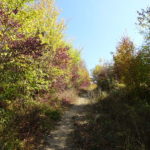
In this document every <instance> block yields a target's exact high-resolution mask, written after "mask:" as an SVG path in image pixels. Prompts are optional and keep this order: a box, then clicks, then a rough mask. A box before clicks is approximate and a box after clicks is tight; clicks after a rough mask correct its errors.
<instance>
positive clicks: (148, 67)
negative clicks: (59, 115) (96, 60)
mask: <svg viewBox="0 0 150 150" xmlns="http://www.w3.org/2000/svg"><path fill="white" fill-rule="evenodd" d="M138 15H139V17H138V25H139V27H140V28H141V32H142V33H143V35H144V43H143V45H142V46H141V47H139V48H136V47H135V45H134V43H133V42H132V41H131V40H130V38H129V37H123V38H122V39H121V41H120V42H119V44H118V45H117V47H116V52H115V53H114V54H113V60H114V62H113V63H111V64H103V65H97V66H96V67H95V68H94V70H93V82H94V83H95V84H96V85H97V88H96V89H95V91H93V93H94V94H92V95H93V96H92V98H94V100H95V103H94V104H93V106H91V108H90V110H91V111H89V113H88V114H87V118H86V119H85V120H86V122H87V123H84V124H80V123H78V124H77V127H76V131H75V136H76V138H75V139H76V144H77V145H78V148H79V149H80V148H81V149H84V150H149V149H150V136H149V135H150V8H147V9H145V10H144V9H143V10H142V11H141V12H138Z"/></svg>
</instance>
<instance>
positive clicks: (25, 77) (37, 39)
mask: <svg viewBox="0 0 150 150" xmlns="http://www.w3.org/2000/svg"><path fill="white" fill-rule="evenodd" d="M58 18H59V11H58V9H57V8H56V7H55V2H54V1H53V0H40V1H34V0H13V1H12V0H1V1H0V149H1V150H33V149H38V147H39V146H40V144H41V146H42V143H44V138H45V135H46V134H48V133H49V131H50V130H51V129H52V128H54V127H55V122H56V121H58V120H59V119H60V117H61V112H62V111H63V108H64V105H65V106H66V104H67V105H68V104H69V103H70V102H71V101H72V100H73V99H74V98H73V97H75V92H76V91H78V90H79V89H81V88H86V87H87V86H88V85H89V84H90V78H89V74H88V72H87V70H86V67H85V66H84V64H83V61H82V59H81V56H80V52H79V51H78V50H76V49H75V48H73V46H72V45H71V44H70V43H68V42H67V41H66V40H64V37H65V35H64V28H65V24H64V21H63V20H60V19H58ZM74 91H75V92H74Z"/></svg>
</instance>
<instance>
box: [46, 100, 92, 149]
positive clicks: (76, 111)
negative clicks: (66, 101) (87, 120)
mask: <svg viewBox="0 0 150 150" xmlns="http://www.w3.org/2000/svg"><path fill="white" fill-rule="evenodd" d="M89 103H90V101H89V99H86V98H78V99H77V100H76V102H74V103H73V106H72V107H71V108H70V109H69V110H68V111H66V112H65V113H64V115H63V116H62V119H61V121H60V122H59V123H58V125H57V126H56V128H55V130H53V131H52V132H51V134H50V136H49V137H48V139H47V143H48V144H47V146H46V149H45V150H79V149H76V148H75V145H74V142H73V135H72V134H73V131H74V125H75V123H76V120H80V121H81V123H84V121H83V122H82V119H81V118H82V117H84V116H85V114H86V109H85V107H86V105H88V104H89Z"/></svg>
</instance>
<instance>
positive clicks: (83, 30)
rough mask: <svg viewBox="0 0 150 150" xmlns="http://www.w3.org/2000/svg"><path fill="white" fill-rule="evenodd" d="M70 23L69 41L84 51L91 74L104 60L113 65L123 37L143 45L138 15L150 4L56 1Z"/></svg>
mask: <svg viewBox="0 0 150 150" xmlns="http://www.w3.org/2000/svg"><path fill="white" fill-rule="evenodd" d="M56 3H57V6H58V7H59V8H60V9H61V16H60V17H61V18H64V19H65V20H66V23H67V30H66V34H67V38H68V39H71V40H72V41H73V44H74V46H75V47H76V48H83V50H82V58H83V59H84V60H85V63H86V65H87V68H88V69H89V70H91V69H92V68H94V66H95V65H96V64H98V63H99V60H100V58H101V59H104V60H107V61H110V60H111V59H112V55H111V54H110V52H113V51H115V47H116V45H117V43H118V41H119V40H120V38H121V36H123V35H128V36H130V37H131V39H132V40H133V41H134V42H135V44H136V45H140V44H141V42H142V36H141V35H140V34H139V31H138V28H137V26H136V25H135V23H136V22H137V11H138V10H141V9H142V8H146V7H147V6H149V5H150V0H56Z"/></svg>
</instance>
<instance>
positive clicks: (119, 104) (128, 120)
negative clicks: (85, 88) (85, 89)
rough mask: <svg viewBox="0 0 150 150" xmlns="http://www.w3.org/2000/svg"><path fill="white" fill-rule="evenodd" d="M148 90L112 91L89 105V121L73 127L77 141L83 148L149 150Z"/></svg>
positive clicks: (149, 109) (95, 149)
mask: <svg viewBox="0 0 150 150" xmlns="http://www.w3.org/2000/svg"><path fill="white" fill-rule="evenodd" d="M149 96H150V91H149V90H147V89H134V90H130V91H129V90H128V91H127V90H126V89H120V90H116V91H113V92H112V93H110V94H109V95H108V96H107V97H106V98H104V99H99V100H98V102H97V103H96V104H93V106H91V111H90V112H89V113H88V116H87V118H89V120H88V123H87V124H84V125H80V124H78V125H77V127H76V131H75V135H76V139H77V140H76V144H77V145H78V147H79V148H82V149H84V150H100V149H102V150H149V149H150V138H149V135H150V102H149Z"/></svg>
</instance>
